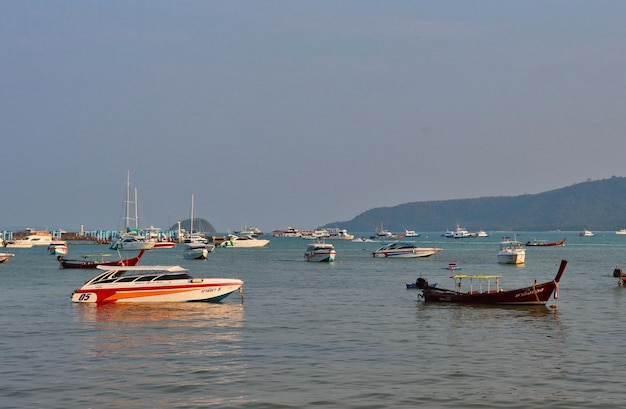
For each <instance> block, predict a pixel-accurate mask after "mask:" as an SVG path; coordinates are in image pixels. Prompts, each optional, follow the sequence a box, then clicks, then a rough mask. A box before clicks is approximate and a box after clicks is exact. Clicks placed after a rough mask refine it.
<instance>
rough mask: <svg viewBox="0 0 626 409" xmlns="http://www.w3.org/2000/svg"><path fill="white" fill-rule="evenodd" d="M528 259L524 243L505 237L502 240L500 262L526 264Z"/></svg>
mask: <svg viewBox="0 0 626 409" xmlns="http://www.w3.org/2000/svg"><path fill="white" fill-rule="evenodd" d="M525 259H526V249H524V246H522V243H521V242H519V241H517V240H509V238H508V237H503V238H502V241H501V242H500V251H499V252H498V263H500V264H524V261H525Z"/></svg>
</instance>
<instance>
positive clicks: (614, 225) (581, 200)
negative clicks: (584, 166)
mask: <svg viewBox="0 0 626 409" xmlns="http://www.w3.org/2000/svg"><path fill="white" fill-rule="evenodd" d="M457 223H458V224H459V225H460V226H461V227H465V228H466V229H468V230H469V231H478V230H486V231H491V230H503V231H550V230H565V231H567V230H570V231H572V230H573V231H576V230H583V229H590V230H598V231H602V230H605V231H610V230H618V229H622V228H626V178H624V177H617V176H613V177H611V178H609V179H602V180H597V181H586V182H582V183H577V184H575V185H572V186H568V187H565V188H561V189H556V190H551V191H548V192H544V193H538V194H534V195H529V194H525V195H521V196H498V197H481V198H477V199H458V200H439V201H429V202H412V203H405V204H401V205H397V206H393V207H379V208H375V209H371V210H368V211H366V212H364V213H361V214H360V215H358V216H356V217H355V218H354V219H352V220H349V221H343V222H339V221H338V222H333V223H329V224H327V225H326V226H325V227H341V228H344V229H347V230H349V231H356V232H359V231H360V232H365V231H373V230H374V229H375V228H376V227H377V226H380V225H381V224H383V225H384V227H385V229H388V230H391V231H394V232H401V231H404V229H410V230H417V231H444V230H449V229H454V228H456V224H457Z"/></svg>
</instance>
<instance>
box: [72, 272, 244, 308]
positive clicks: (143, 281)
mask: <svg viewBox="0 0 626 409" xmlns="http://www.w3.org/2000/svg"><path fill="white" fill-rule="evenodd" d="M97 268H98V269H100V270H103V272H102V273H100V274H98V275H97V276H95V277H94V278H92V279H91V280H89V281H87V282H86V283H85V285H83V286H82V287H80V288H79V289H77V290H76V291H74V293H73V294H72V301H74V302H82V303H97V304H106V303H145V302H185V301H211V302H217V301H221V300H222V299H224V298H226V297H228V295H230V294H232V293H233V292H235V291H237V290H239V289H241V288H242V286H243V281H241V280H239V279H235V278H194V277H192V276H190V275H189V270H187V269H184V268H182V267H180V266H141V267H140V266H134V267H131V266H122V267H108V266H98V267H97Z"/></svg>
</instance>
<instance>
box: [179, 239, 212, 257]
mask: <svg viewBox="0 0 626 409" xmlns="http://www.w3.org/2000/svg"><path fill="white" fill-rule="evenodd" d="M211 246H212V244H211ZM214 247H215V246H214ZM208 255H209V250H208V249H207V245H206V244H204V243H185V249H184V250H183V257H184V258H186V259H188V260H205V259H206V258H207V257H208Z"/></svg>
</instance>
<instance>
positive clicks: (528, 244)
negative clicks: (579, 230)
mask: <svg viewBox="0 0 626 409" xmlns="http://www.w3.org/2000/svg"><path fill="white" fill-rule="evenodd" d="M565 240H567V237H564V238H563V240H561V241H554V242H550V243H549V242H547V241H545V240H537V239H533V240H531V241H528V242H526V247H562V246H564V245H565Z"/></svg>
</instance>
